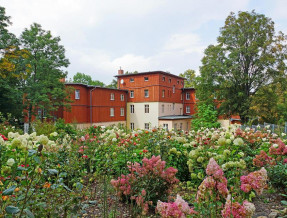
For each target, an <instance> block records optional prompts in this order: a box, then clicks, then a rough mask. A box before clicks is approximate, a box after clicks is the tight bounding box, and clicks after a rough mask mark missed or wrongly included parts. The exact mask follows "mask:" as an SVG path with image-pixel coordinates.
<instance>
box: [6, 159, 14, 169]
mask: <svg viewBox="0 0 287 218" xmlns="http://www.w3.org/2000/svg"><path fill="white" fill-rule="evenodd" d="M14 163H15V160H14V159H13V158H10V159H8V160H7V163H6V164H7V165H8V166H10V167H11V166H13V164H14Z"/></svg>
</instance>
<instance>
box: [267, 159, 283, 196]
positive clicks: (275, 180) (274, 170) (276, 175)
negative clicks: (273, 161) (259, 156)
mask: <svg viewBox="0 0 287 218" xmlns="http://www.w3.org/2000/svg"><path fill="white" fill-rule="evenodd" d="M267 171H268V177H269V179H270V180H269V182H270V183H271V185H272V186H273V187H276V189H279V190H280V189H282V190H283V191H284V192H285V193H287V164H286V163H283V162H281V163H278V165H275V166H270V167H268V168H267Z"/></svg>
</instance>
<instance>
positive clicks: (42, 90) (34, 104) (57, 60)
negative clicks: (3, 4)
mask: <svg viewBox="0 0 287 218" xmlns="http://www.w3.org/2000/svg"><path fill="white" fill-rule="evenodd" d="M20 41H21V45H22V47H23V48H25V49H27V50H28V52H29V57H28V58H27V59H26V64H29V65H31V74H30V76H29V77H28V78H27V79H26V81H25V86H24V92H25V100H24V103H25V108H26V110H27V111H28V115H29V123H30V122H31V116H32V115H39V116H40V117H41V118H43V117H44V116H45V117H49V116H51V115H52V114H53V113H54V112H56V111H57V110H58V109H59V108H60V107H66V106H68V105H69V104H68V102H67V98H66V97H67V92H66V90H65V85H64V84H63V83H62V82H60V79H62V78H65V77H66V75H67V72H65V71H64V68H65V67H67V66H68V65H69V60H68V59H67V58H66V57H65V49H64V47H63V46H62V45H60V44H59V43H60V37H53V36H52V34H51V32H50V31H45V30H43V29H42V27H41V25H39V24H36V23H34V24H32V25H31V26H30V28H29V29H25V30H24V32H23V33H22V34H21V36H20Z"/></svg>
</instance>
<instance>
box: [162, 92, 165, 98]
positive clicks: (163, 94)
mask: <svg viewBox="0 0 287 218" xmlns="http://www.w3.org/2000/svg"><path fill="white" fill-rule="evenodd" d="M164 96H165V90H162V97H163V98H164Z"/></svg>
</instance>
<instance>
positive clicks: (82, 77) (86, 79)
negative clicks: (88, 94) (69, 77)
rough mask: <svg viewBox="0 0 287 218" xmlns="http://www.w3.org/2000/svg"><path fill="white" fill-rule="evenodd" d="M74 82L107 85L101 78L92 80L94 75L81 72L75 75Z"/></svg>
mask: <svg viewBox="0 0 287 218" xmlns="http://www.w3.org/2000/svg"><path fill="white" fill-rule="evenodd" d="M73 83H82V84H86V85H92V86H100V87H105V86H106V85H105V84H104V83H103V82H101V81H99V80H92V77H91V76H90V75H86V74H84V73H79V72H78V73H76V75H74V76H73Z"/></svg>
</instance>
